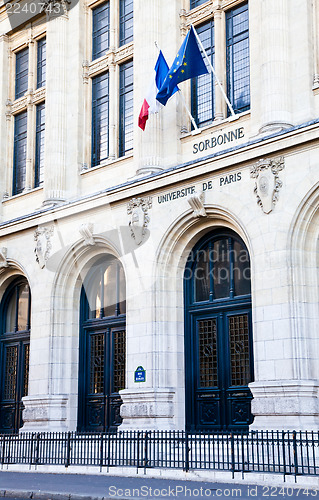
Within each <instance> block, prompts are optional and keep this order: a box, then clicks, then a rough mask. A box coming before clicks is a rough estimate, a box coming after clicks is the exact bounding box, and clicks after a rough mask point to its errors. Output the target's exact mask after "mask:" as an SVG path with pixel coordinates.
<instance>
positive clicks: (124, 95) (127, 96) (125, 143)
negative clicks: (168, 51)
mask: <svg viewBox="0 0 319 500" xmlns="http://www.w3.org/2000/svg"><path fill="white" fill-rule="evenodd" d="M130 71H131V74H130ZM133 72H134V67H133V60H130V61H127V62H125V63H123V64H121V65H120V91H119V116H120V122H119V156H120V157H121V156H125V155H126V154H127V153H128V152H130V151H132V150H133V126H134V125H133V76H134V73H133ZM130 111H131V113H130Z"/></svg>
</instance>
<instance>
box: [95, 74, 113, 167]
mask: <svg viewBox="0 0 319 500" xmlns="http://www.w3.org/2000/svg"><path fill="white" fill-rule="evenodd" d="M104 81H105V82H106V86H105V87H103V82H104ZM109 85H110V82H109V72H108V71H107V72H104V73H101V74H99V75H97V76H95V77H94V78H92V142H91V144H92V151H91V166H92V167H96V166H97V165H100V163H101V162H102V161H104V160H107V159H108V157H109V115H110V113H109V111H110V108H109V104H110V103H109ZM104 113H105V115H106V122H107V123H106V124H105V125H104V127H105V130H106V132H105V134H102V133H101V125H102V121H103V114H104ZM103 136H105V139H104V140H102V137H103ZM101 146H103V151H105V154H104V155H101V149H102V148H101Z"/></svg>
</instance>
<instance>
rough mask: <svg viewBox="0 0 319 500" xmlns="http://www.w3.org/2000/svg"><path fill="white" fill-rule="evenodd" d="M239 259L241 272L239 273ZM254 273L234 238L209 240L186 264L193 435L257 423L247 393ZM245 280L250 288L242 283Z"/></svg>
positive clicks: (189, 415)
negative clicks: (251, 289) (250, 270)
mask: <svg viewBox="0 0 319 500" xmlns="http://www.w3.org/2000/svg"><path fill="white" fill-rule="evenodd" d="M240 255H241V261H242V262H241V264H244V265H242V266H241V269H240V265H239V266H237V267H236V264H237V263H238V262H239V259H240ZM245 255H246V259H247V260H246V262H245V263H244V257H245ZM249 267H250V262H249V256H248V253H247V250H246V247H245V246H244V244H243V242H242V241H241V240H240V239H239V238H238V237H236V236H235V235H234V236H233V234H232V233H226V234H222V235H221V234H218V233H213V234H212V235H209V236H208V237H205V238H204V239H203V240H201V242H199V244H198V245H197V246H196V247H195V248H194V250H193V251H192V252H191V255H190V259H189V261H188V263H187V266H186V270H185V381H186V427H187V428H188V429H190V430H201V429H203V430H204V429H210V430H241V429H247V428H248V426H249V424H250V423H251V422H252V420H253V417H252V415H251V410H250V406H251V405H250V403H251V399H252V395H251V392H250V390H249V388H248V384H249V382H251V381H252V380H253V358H252V327H251V324H252V322H251V297H250V275H249V273H248V272H247V269H248V268H249ZM221 270H222V271H223V272H221ZM226 271H227V272H226ZM239 271H240V272H241V276H239ZM235 273H237V276H235ZM244 276H246V277H244ZM221 277H222V278H221ZM243 279H246V280H248V281H249V283H247V282H246V283H240V281H241V280H243Z"/></svg>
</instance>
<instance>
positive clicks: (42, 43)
mask: <svg viewBox="0 0 319 500" xmlns="http://www.w3.org/2000/svg"><path fill="white" fill-rule="evenodd" d="M45 80H46V39H45V38H42V39H41V40H39V41H38V46H37V89H39V88H41V87H44V85H45Z"/></svg>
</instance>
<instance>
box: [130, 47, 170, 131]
mask: <svg viewBox="0 0 319 500" xmlns="http://www.w3.org/2000/svg"><path fill="white" fill-rule="evenodd" d="M168 70H169V67H168V64H167V62H166V60H165V57H164V56H163V53H162V51H160V53H159V56H158V58H157V61H156V64H155V68H154V71H153V76H152V82H151V85H150V87H149V89H148V92H147V95H146V97H145V99H144V101H143V104H142V107H141V111H140V114H139V117H138V126H139V127H140V128H141V129H142V130H145V125H146V121H147V120H148V117H149V115H150V114H153V113H158V112H159V110H160V109H161V108H162V107H163V104H161V103H160V102H158V101H157V100H156V95H157V93H158V91H159V89H160V88H161V86H162V84H163V82H164V80H165V77H166V75H167V73H168ZM178 90H179V89H178V87H177V86H176V87H175V89H174V92H173V94H174V93H175V92H177V91H178ZM173 94H172V95H173Z"/></svg>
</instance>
